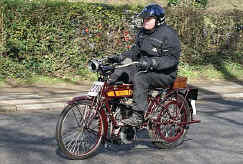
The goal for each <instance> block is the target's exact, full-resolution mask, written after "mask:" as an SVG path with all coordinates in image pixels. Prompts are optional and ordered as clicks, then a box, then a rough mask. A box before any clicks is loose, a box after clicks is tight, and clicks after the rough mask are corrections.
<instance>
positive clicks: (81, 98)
mask: <svg viewBox="0 0 243 164" xmlns="http://www.w3.org/2000/svg"><path fill="white" fill-rule="evenodd" d="M80 101H90V103H92V102H93V97H90V96H78V97H74V98H73V99H72V100H70V101H68V102H67V104H68V105H75V104H78V103H79V102H80ZM98 110H99V112H100V114H101V117H102V120H103V125H104V135H103V136H104V137H105V138H106V136H107V131H108V119H107V115H106V112H105V109H104V108H100V107H99V108H98Z"/></svg>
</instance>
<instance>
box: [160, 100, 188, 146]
mask: <svg viewBox="0 0 243 164" xmlns="http://www.w3.org/2000/svg"><path fill="white" fill-rule="evenodd" d="M185 109H186V107H185V104H184V103H181V102H180V101H169V102H168V103H167V104H166V105H165V106H164V109H163V110H162V111H161V112H160V114H159V116H158V117H157V122H160V124H159V125H157V128H156V133H157V134H156V136H158V137H159V138H162V139H163V140H164V141H166V142H168V143H171V142H175V141H176V140H178V139H179V138H180V137H181V136H182V135H183V134H184V131H185V129H184V128H185V127H184V123H185V122H186V120H187V118H186V117H187V116H186V111H185Z"/></svg>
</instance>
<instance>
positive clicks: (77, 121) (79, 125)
mask: <svg viewBox="0 0 243 164" xmlns="http://www.w3.org/2000/svg"><path fill="white" fill-rule="evenodd" d="M72 113H73V115H74V117H75V119H76V123H77V126H78V127H81V124H79V120H78V118H77V117H76V114H75V112H74V110H73V109H72Z"/></svg>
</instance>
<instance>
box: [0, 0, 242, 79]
mask: <svg viewBox="0 0 243 164" xmlns="http://www.w3.org/2000/svg"><path fill="white" fill-rule="evenodd" d="M0 6H1V12H0V31H1V36H0V39H1V42H0V53H1V54H0V76H1V77H3V78H9V77H10V78H26V77H28V76H31V75H33V74H38V75H48V76H57V77H64V76H65V75H66V74H73V75H81V76H87V75H86V72H85V71H84V70H85V68H86V62H87V60H89V59H90V58H94V57H102V56H106V55H112V54H115V53H121V52H123V51H126V50H128V49H129V48H130V47H131V45H132V44H133V43H134V38H135V34H136V31H137V28H136V26H135V24H136V23H139V21H138V20H137V19H134V18H135V15H136V13H138V12H139V11H141V9H142V8H143V6H136V7H134V6H129V5H125V6H111V5H107V4H96V3H81V2H76V3H68V2H54V1H35V2H25V1H23V0H18V1H16V0H0ZM166 12H167V15H166V20H167V23H168V24H169V25H171V26H172V27H174V28H175V29H176V30H177V32H178V35H179V37H180V40H181V43H182V48H183V52H182V56H181V63H188V64H192V65H206V64H208V63H211V62H217V60H215V59H218V58H220V60H222V59H225V60H230V61H232V62H237V63H239V64H242V65H243V54H242V52H243V34H242V30H241V28H240V27H241V25H242V24H243V12H242V11H236V10H234V11H230V12H227V13H223V14H221V15H216V16H215V15H214V14H213V13H212V14H210V13H206V12H205V10H202V9H198V8H191V7H170V8H166Z"/></svg>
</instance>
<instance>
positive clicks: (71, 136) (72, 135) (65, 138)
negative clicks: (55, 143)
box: [63, 131, 78, 141]
mask: <svg viewBox="0 0 243 164" xmlns="http://www.w3.org/2000/svg"><path fill="white" fill-rule="evenodd" d="M77 134H78V131H76V132H74V133H73V134H71V135H68V136H66V137H63V141H65V140H67V139H68V138H73V137H74V136H75V135H77Z"/></svg>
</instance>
